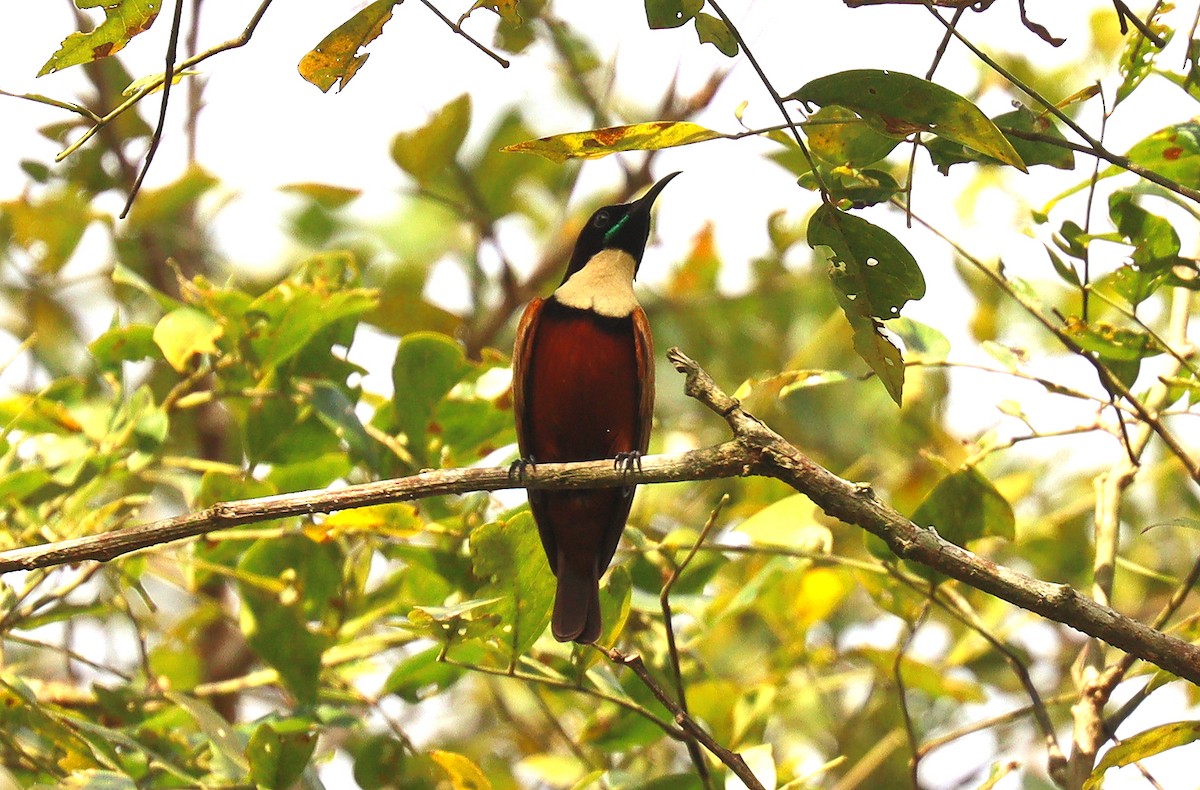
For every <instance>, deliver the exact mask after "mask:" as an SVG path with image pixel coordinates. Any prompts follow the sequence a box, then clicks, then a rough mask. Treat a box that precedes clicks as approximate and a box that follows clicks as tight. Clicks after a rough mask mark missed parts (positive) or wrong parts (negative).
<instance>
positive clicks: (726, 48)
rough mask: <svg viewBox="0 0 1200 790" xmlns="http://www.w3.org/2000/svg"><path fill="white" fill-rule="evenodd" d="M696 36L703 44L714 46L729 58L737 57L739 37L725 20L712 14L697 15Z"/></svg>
mask: <svg viewBox="0 0 1200 790" xmlns="http://www.w3.org/2000/svg"><path fill="white" fill-rule="evenodd" d="M696 35H697V36H699V38H700V43H701V44H712V45H713V46H714V47H716V48H717V49H719V50H720V51H721V54H722V55H724V56H725V57H727V58H733V57H737V53H738V50H739V47H738V43H737V37H736V36H734V35H733V31H732V30H730V29H729V25H727V24H725V20H723V19H721V18H719V17H715V16H713V15H711V14H697V15H696Z"/></svg>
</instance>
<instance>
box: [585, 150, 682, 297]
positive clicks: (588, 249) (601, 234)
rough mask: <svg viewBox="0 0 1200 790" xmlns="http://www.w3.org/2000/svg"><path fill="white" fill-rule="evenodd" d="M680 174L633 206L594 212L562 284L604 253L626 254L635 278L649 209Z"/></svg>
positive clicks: (647, 228)
mask: <svg viewBox="0 0 1200 790" xmlns="http://www.w3.org/2000/svg"><path fill="white" fill-rule="evenodd" d="M677 175H679V173H671V174H670V175H669V176H666V177H664V178H662V179H659V181H658V183H656V184H655V185H654V186H652V187H650V189H649V191H647V192H646V194H644V195H642V196H641V197H640V198H638V199H637V200H635V201H633V202H632V203H620V204H618V205H616V206H605V207H604V208H601V209H597V210H596V212H595V213H594V214H592V216H591V218H590V219H588V221H587V225H585V226H584V228H583V230H582V231H580V233H579V239H578V241H576V242H575V252H574V253H572V255H571V262H570V263H569V264H568V265H567V273H566V275H564V276H563V282H564V283H565V282H566V281H567V280H569V279H570V278H571V275H572V274H575V272H577V271H579V270H580V269H582V268H583V267H584V266H586V265H587V262H588V261H590V260H591V259H592V258H594V257H595V256H596V255H597V254H598V253H600V252H602V251H603V250H621V251H623V252H627V253H629V255H630V256H631V257H632V258H633V261H634V276H636V275H637V267H638V266H639V265H641V262H642V254H643V253H644V252H645V251H646V240H647V239H648V238H650V209H651V207H652V206H653V205H654V199H655V198H657V197H658V193H660V192H662V191H663V188H664V187H666V185H667V184H668V183H669V182H670V181H671V179H672V178H674V177H675V176H677Z"/></svg>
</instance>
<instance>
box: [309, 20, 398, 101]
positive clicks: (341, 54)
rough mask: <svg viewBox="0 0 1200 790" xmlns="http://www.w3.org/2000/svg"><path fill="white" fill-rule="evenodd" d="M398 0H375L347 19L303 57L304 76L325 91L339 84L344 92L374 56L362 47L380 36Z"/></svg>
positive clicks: (339, 87) (339, 89) (339, 90)
mask: <svg viewBox="0 0 1200 790" xmlns="http://www.w3.org/2000/svg"><path fill="white" fill-rule="evenodd" d="M396 3H397V0H375V2H374V3H371V4H370V5H369V6H367V7H366V8H364V9H362V10H361V11H359V12H358V13H357V14H355V15H354V16H352V17H350V18H349V19H347V20H346V21H345V22H343V23H342V24H341V25H339V26H338V27H337V29H336V30H334V31H333V32H332V33H330V34H329V35H327V36H325V38H323V39H321V43H320V44H317V46H316V47H314V48H313V49H312V51H310V52H309V53H308V54H306V55H305V56H304V57H303V58H301V59H300V64H299V65H298V66H297V68H298V69H299V70H300V76H301V77H303V78H304V79H306V80H308V81H309V82H311V83H312V84H313V85H316V86H317V87H318V88H320V89H321V92H322V93H325V92H326V91H328V90H329V89H330V88H332V87H333V86H334V85H335V84H337V83H341V84H340V85H338V92H339V93H340V92H341V91H342V90H343V89H344V88H345V87H346V86H347V85H349V84H350V80H352V79H354V75H355V74H357V73H358V70H359V69H361V68H362V67H363V64H364V63H366V62H367V58H368V57H370V53H369V52H364V53H362V54H361V55H360V54H358V52H359V50H360V49H362V48H364V47H365V46H367V45H368V44H370V43H371V42H372V41H374V40H375V39H377V38H379V34H380V33H382V32H383V26H384V25H385V24H387V21H388V20H389V19H391V18H392V6H394V5H396Z"/></svg>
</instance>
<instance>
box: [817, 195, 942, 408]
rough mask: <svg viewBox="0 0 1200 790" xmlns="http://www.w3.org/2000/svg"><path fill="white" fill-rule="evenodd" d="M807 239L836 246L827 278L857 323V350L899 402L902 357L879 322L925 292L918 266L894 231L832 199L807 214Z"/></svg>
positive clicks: (851, 323)
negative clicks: (835, 205)
mask: <svg viewBox="0 0 1200 790" xmlns="http://www.w3.org/2000/svg"><path fill="white" fill-rule="evenodd" d="M808 244H809V246H810V247H813V248H814V249H815V248H817V247H822V246H823V247H828V248H829V249H830V250H831V251H832V255H831V263H830V268H829V279H830V280H831V281H832V283H833V287H834V292H835V294H836V296H837V300H838V304H840V305H841V307H842V311H843V312H845V314H846V318H847V320H849V321H850V326H851V327H852V328H853V329H854V350H855V351H857V352H858V354H859V356H861V357H862V358H863V360H864V361H865V362H866V363H867V364H868V365H870V366H871V369H872V370H874V371H875V374H876V375H878V376H879V379H880V381H882V382H883V385H884V387H885V388H886V389H887V391H888V394H889V395H891V396H892V400H894V401H896V403H897V404H899V403H900V401H901V394H902V392H903V389H904V360H903V358H902V357H901V356H900V351H899V349H897V348H896V346H895V345H893V344H892V342H891V341H890V340H888V339H887V338H886V337H884V336H883V334H882V331H881V330H882V329H883V326H882V325H881V324H880V323H879V322H880V320H884V319H889V318H897V317H899V315H900V308H901V307H903V306H904V305H905V304H906V303H907V302H909V301H910V300H912V299H920V298H921V297H922V296H924V295H925V278H924V276H923V275H922V274H921V269H920V267H919V266H917V262H916V260H915V259H914V258H913V256H912V254H911V253H910V252H909V251H908V250H907V249H905V247H904V245H903V244H901V243H900V242H899V241H898V240H897V239H896V237H895V236H893V235H892V234H890V233H888V232H887V231H886V230H884V229H883V228H880V227H877V226H875V225H872V224H871V223H870V222H867V221H866V220H864V219H861V218H859V217H856V216H853V215H851V214H847V213H845V212H843V211H839V210H837V209H835V208H833V207H832V206H829V205H822V206H821V207H820V208H819V209H817V211H816V213H814V214H813V216H812V219H811V220H809V223H808Z"/></svg>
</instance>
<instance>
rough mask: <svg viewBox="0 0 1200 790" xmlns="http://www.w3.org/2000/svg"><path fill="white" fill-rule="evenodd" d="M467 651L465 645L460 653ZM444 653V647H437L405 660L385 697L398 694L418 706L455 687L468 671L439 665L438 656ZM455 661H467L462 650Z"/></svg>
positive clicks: (390, 680) (388, 684)
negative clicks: (425, 700) (423, 701)
mask: <svg viewBox="0 0 1200 790" xmlns="http://www.w3.org/2000/svg"><path fill="white" fill-rule="evenodd" d="M468 647H469V646H466V645H464V646H463V647H462V648H460V650H465V649H467V648H468ZM441 653H442V647H441V645H435V646H433V647H430V648H427V649H425V650H422V651H421V652H419V653H415V654H413V655H411V656H408V657H407V658H405V659H404V660H402V661H401V662H400V663H399V664H397V665H396V668H395V669H393V670H392V673H391V674H390V675H388V678H387V681H385V682H384V684H383V691H384V693H387V694H395V695H397V696H398V697H400V698H401V699H402V700H404V701H405V702H409V703H412V704H414V705H415V704H416V703H418V702H420V701H421V700H424V699H428V698H430V697H433V696H436V695H438V694H441V693H442V692H443V691H445V690H446V689H448V688H450V687H451V686H453V685H454V684H455V683H457V682H458V680H459V678H461V677H462V676H463V675H464V674H466V671H467V670H466V668H465V667H460V666H455V665H454V664H447V663H446V662H445V661H439V660H438V656H440V655H441ZM455 657H456V659H458V660H459V661H462V662H466V661H467V659H466V657H464V656H462V655H461V654H460V653H459V650H456V651H455Z"/></svg>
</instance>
